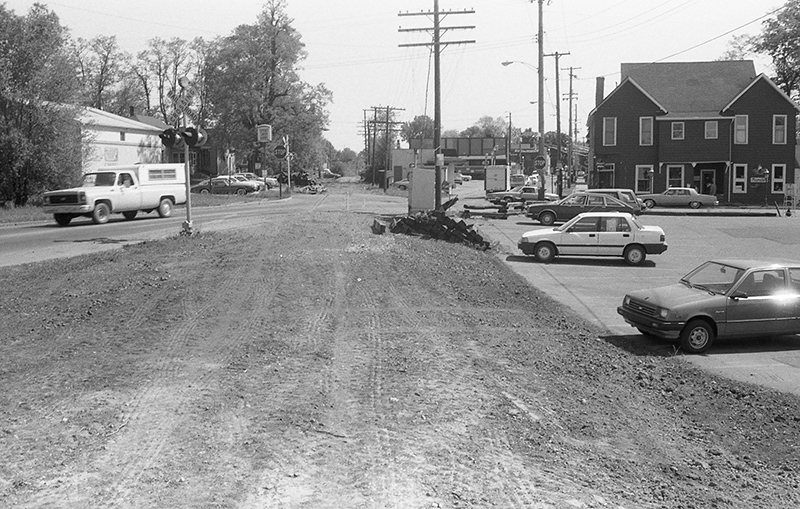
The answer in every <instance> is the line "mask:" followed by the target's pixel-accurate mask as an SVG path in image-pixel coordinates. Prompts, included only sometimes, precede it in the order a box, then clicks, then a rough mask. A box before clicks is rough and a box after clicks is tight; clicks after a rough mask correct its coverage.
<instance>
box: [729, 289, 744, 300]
mask: <svg viewBox="0 0 800 509" xmlns="http://www.w3.org/2000/svg"><path fill="white" fill-rule="evenodd" d="M746 298H747V293H745V292H739V291H737V292H733V293H732V294H731V299H733V300H739V299H746Z"/></svg>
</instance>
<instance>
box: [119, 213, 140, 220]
mask: <svg viewBox="0 0 800 509" xmlns="http://www.w3.org/2000/svg"><path fill="white" fill-rule="evenodd" d="M137 212H138V210H129V211H128V212H123V213H122V217H124V218H125V219H127V220H128V221H130V220H131V219H133V218H135V217H136V213H137Z"/></svg>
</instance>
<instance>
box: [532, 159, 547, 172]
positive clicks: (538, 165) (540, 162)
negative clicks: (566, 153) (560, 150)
mask: <svg viewBox="0 0 800 509" xmlns="http://www.w3.org/2000/svg"><path fill="white" fill-rule="evenodd" d="M545 167H547V159H546V158H545V157H544V156H536V157H534V158H533V168H534V169H535V170H543V169H545Z"/></svg>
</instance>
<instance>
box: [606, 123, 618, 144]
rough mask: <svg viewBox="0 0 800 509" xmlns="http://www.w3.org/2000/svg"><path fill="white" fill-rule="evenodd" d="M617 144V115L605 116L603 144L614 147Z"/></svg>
mask: <svg viewBox="0 0 800 509" xmlns="http://www.w3.org/2000/svg"><path fill="white" fill-rule="evenodd" d="M616 144H617V117H603V146H604V147H613V146H616Z"/></svg>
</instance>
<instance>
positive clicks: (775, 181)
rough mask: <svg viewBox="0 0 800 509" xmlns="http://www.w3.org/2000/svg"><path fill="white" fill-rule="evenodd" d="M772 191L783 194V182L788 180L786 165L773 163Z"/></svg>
mask: <svg viewBox="0 0 800 509" xmlns="http://www.w3.org/2000/svg"><path fill="white" fill-rule="evenodd" d="M771 177H772V192H773V193H775V194H783V193H784V187H783V184H784V183H785V182H786V165H785V164H773V165H772V174H771Z"/></svg>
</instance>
